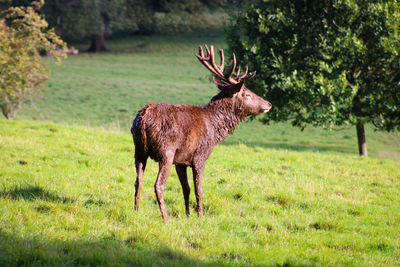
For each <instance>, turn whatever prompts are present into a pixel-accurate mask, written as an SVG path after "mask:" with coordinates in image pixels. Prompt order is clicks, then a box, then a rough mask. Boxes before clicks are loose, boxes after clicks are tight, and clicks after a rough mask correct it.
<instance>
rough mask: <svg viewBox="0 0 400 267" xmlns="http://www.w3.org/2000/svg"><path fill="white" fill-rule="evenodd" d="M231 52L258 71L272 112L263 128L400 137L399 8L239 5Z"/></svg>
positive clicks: (348, 0) (335, 3)
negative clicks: (286, 124)
mask: <svg viewBox="0 0 400 267" xmlns="http://www.w3.org/2000/svg"><path fill="white" fill-rule="evenodd" d="M241 3H242V5H241V6H240V7H239V9H238V11H236V13H234V14H233V16H232V21H231V24H230V26H229V27H228V28H227V34H226V35H227V39H228V43H229V45H230V49H231V50H233V51H235V52H236V53H237V54H239V55H240V56H239V58H244V59H245V60H246V61H248V62H247V64H249V65H250V67H253V68H255V69H256V70H257V74H258V75H257V76H256V78H257V79H253V80H254V81H253V85H252V86H253V87H252V88H257V89H255V90H258V93H260V94H261V95H263V96H264V97H266V98H267V99H268V100H270V101H271V103H272V104H273V106H274V108H273V109H272V111H271V112H270V113H268V115H267V116H265V117H264V118H263V119H262V120H263V122H264V123H269V122H271V121H288V120H290V121H291V122H292V124H293V125H294V126H298V127H301V128H302V129H304V127H306V125H309V124H311V125H314V126H323V127H326V128H332V127H333V126H335V125H336V126H340V125H346V124H349V125H355V126H356V131H357V137H358V144H359V153H360V155H363V156H367V147H366V139H365V131H364V124H366V123H371V124H373V125H374V126H375V128H376V129H379V130H386V131H392V130H398V129H400V55H399V53H400V5H399V2H398V1H396V0H391V1H383V0H379V1H368V0H345V1H341V0H327V1H318V0H311V1H310V0H308V1H307V0H287V1H280V0H270V1H262V0H253V1H241Z"/></svg>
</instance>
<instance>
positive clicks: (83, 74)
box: [17, 31, 400, 160]
mask: <svg viewBox="0 0 400 267" xmlns="http://www.w3.org/2000/svg"><path fill="white" fill-rule="evenodd" d="M202 43H207V44H214V45H215V47H218V48H220V47H221V48H226V44H225V43H224V38H223V33H222V32H221V31H206V32H193V33H187V34H154V35H135V36H132V37H129V38H124V39H119V40H110V41H109V42H108V48H109V52H108V53H105V54H85V53H81V54H79V55H77V56H70V57H69V58H68V59H67V60H65V61H63V64H62V66H61V67H57V66H56V65H55V64H49V67H50V71H51V79H50V80H49V81H47V82H46V85H47V86H46V88H44V90H43V97H42V98H41V99H39V100H37V101H34V103H32V104H31V103H27V105H25V106H24V107H23V109H22V110H21V111H20V112H19V113H18V116H17V119H25V120H42V121H43V120H44V121H52V122H56V123H63V124H79V125H85V126H88V125H90V126H94V127H103V128H105V129H110V130H113V131H122V132H129V129H130V127H131V124H132V120H133V118H134V116H135V115H136V113H137V111H138V110H139V109H141V108H142V107H143V106H144V105H147V104H148V103H150V102H155V103H169V104H194V105H205V104H206V103H208V101H210V99H211V98H212V97H213V96H214V95H216V94H217V92H218V89H217V88H216V87H215V85H214V84H213V83H212V81H211V79H210V72H209V71H208V70H207V69H206V68H204V66H203V65H202V64H199V62H198V60H197V59H196V58H195V56H194V54H196V52H197V47H198V45H199V44H202ZM83 46H84V47H85V46H86V44H84V45H83ZM78 48H79V47H78ZM249 88H250V89H254V88H253V87H250V86H249ZM366 134H367V135H368V136H369V139H368V142H369V150H370V155H371V156H373V157H386V158H391V159H396V160H400V138H399V133H398V132H394V133H385V132H380V131H377V132H375V131H374V130H373V127H372V126H371V125H366ZM354 142H357V139H356V138H355V136H354V129H353V128H352V127H346V129H342V130H341V131H325V130H323V129H321V128H315V127H309V128H306V129H305V130H304V131H302V132H301V131H300V130H299V129H297V128H294V127H291V126H290V124H289V123H286V122H285V123H276V124H272V125H269V126H268V127H266V126H263V125H262V124H261V123H260V122H259V121H258V120H251V121H247V122H244V123H242V124H240V125H239V128H238V129H237V130H236V131H235V133H234V134H233V135H232V136H230V137H229V138H228V139H227V140H225V143H226V144H231V145H234V144H238V143H243V144H247V145H249V146H254V147H256V146H259V147H266V148H274V149H282V150H285V149H289V150H296V151H320V152H331V153H333V152H337V153H345V154H348V153H356V152H357V151H356V149H355V147H354Z"/></svg>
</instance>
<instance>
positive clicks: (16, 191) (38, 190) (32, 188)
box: [0, 185, 74, 203]
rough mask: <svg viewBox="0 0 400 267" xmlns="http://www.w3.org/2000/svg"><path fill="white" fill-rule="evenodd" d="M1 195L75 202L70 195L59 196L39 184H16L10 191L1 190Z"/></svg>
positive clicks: (28, 199) (4, 196)
mask: <svg viewBox="0 0 400 267" xmlns="http://www.w3.org/2000/svg"><path fill="white" fill-rule="evenodd" d="M0 197H2V198H10V199H15V200H18V199H24V200H26V201H35V200H36V199H40V200H44V201H50V202H57V203H73V202H74V200H73V199H71V198H68V197H64V196H59V195H58V194H56V193H52V192H50V191H48V190H45V189H43V188H42V187H40V186H37V185H25V186H15V187H14V188H12V189H10V190H8V191H0Z"/></svg>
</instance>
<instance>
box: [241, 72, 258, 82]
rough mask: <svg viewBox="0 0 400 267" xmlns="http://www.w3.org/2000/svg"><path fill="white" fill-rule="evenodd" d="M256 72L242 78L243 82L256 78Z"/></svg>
mask: <svg viewBox="0 0 400 267" xmlns="http://www.w3.org/2000/svg"><path fill="white" fill-rule="evenodd" d="M256 73H257V72H256V71H254V72H253V73H252V74H251V75H249V76H247V77H244V78H243V81H247V80H248V79H251V78H253V77H254V76H256ZM246 75H247V74H246Z"/></svg>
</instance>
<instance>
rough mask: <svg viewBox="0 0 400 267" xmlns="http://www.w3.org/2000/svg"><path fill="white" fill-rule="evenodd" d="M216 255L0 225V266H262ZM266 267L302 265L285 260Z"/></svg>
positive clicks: (137, 241)
mask: <svg viewBox="0 0 400 267" xmlns="http://www.w3.org/2000/svg"><path fill="white" fill-rule="evenodd" d="M216 257H218V255H216ZM216 257H215V258H214V259H210V260H207V261H204V260H198V259H196V258H192V257H189V256H186V255H184V253H182V252H179V251H176V250H173V249H171V248H169V247H168V246H166V245H163V244H159V243H157V245H156V246H154V245H152V244H150V243H149V242H147V241H146V240H143V239H142V238H141V237H140V236H139V237H138V236H134V237H131V238H129V239H128V240H117V239H116V238H114V237H106V238H103V239H95V240H72V241H65V240H56V239H52V240H45V239H42V237H41V236H37V237H29V238H21V237H20V235H16V234H14V233H9V232H6V231H4V230H2V229H1V228H0V266H36V265H37V266H64V265H71V266H207V267H208V266H210V267H211V266H233V267H239V266H243V265H245V266H265V265H259V264H254V263H252V262H250V261H249V260H244V261H237V260H235V259H232V258H230V257H229V255H228V257H223V256H221V255H219V257H220V258H219V259H216ZM312 265H315V264H312ZM269 266H286V267H291V266H306V265H301V264H297V263H293V262H291V261H286V262H284V263H283V264H273V265H269ZM308 266H310V265H308Z"/></svg>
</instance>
